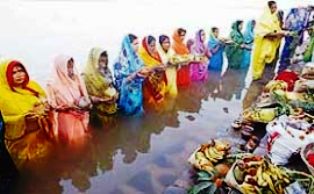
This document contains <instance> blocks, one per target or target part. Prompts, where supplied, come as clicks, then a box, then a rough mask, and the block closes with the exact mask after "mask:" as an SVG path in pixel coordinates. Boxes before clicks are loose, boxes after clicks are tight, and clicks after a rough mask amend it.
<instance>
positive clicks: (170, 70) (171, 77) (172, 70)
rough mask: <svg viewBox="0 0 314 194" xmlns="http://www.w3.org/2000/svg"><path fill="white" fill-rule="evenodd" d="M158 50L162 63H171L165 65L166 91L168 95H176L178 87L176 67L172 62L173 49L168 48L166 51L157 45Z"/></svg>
mask: <svg viewBox="0 0 314 194" xmlns="http://www.w3.org/2000/svg"><path fill="white" fill-rule="evenodd" d="M158 52H159V54H160V57H161V60H162V62H163V64H165V65H167V64H169V63H171V64H172V65H170V66H167V68H166V77H167V87H166V93H167V94H168V95H169V96H170V97H176V96H177V95H178V88H177V67H176V65H175V64H173V58H174V55H175V53H174V51H173V50H172V49H169V51H168V52H167V53H166V52H165V51H164V50H163V49H162V48H161V46H159V47H158Z"/></svg>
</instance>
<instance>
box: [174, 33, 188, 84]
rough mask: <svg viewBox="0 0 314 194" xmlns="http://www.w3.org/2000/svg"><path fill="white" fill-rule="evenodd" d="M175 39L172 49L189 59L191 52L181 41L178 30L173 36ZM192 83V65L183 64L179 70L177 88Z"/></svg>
mask: <svg viewBox="0 0 314 194" xmlns="http://www.w3.org/2000/svg"><path fill="white" fill-rule="evenodd" d="M172 38H173V45H172V48H173V50H174V52H175V53H176V54H177V55H179V56H182V57H187V56H188V55H189V54H190V52H189V49H188V48H187V46H186V45H185V44H184V42H183V41H181V40H180V35H179V32H178V30H176V31H175V32H174V34H173V36H172ZM190 83H191V77H190V65H189V63H186V64H182V65H180V66H179V68H178V72H177V86H188V85H190Z"/></svg>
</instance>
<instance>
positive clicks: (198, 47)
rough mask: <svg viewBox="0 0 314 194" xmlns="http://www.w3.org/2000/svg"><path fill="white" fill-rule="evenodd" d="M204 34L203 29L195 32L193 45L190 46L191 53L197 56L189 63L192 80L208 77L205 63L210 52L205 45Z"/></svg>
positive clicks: (202, 79) (201, 79)
mask: <svg viewBox="0 0 314 194" xmlns="http://www.w3.org/2000/svg"><path fill="white" fill-rule="evenodd" d="M205 40H206V34H205V31H204V30H203V29H201V30H199V31H197V32H196V35H195V45H194V47H193V48H192V53H193V55H195V58H197V59H196V60H195V61H196V62H193V63H191V79H192V80H193V81H204V80H207V78H208V72H207V64H208V61H209V58H210V57H211V53H210V52H209V50H208V48H207V46H206V45H205Z"/></svg>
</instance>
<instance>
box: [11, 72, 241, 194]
mask: <svg viewBox="0 0 314 194" xmlns="http://www.w3.org/2000/svg"><path fill="white" fill-rule="evenodd" d="M246 76H247V70H232V69H228V70H227V71H226V72H225V73H224V74H223V75H222V72H210V75H209V80H208V81H207V82H206V83H201V82H196V83H193V84H192V85H191V86H190V87H189V88H185V89H180V92H179V96H178V97H177V99H169V100H167V101H166V102H165V103H164V104H163V107H162V109H161V110H162V111H154V110H146V113H145V114H144V115H142V116H139V117H136V118H134V117H124V116H121V115H117V116H115V117H106V116H99V115H92V120H91V121H92V122H91V125H90V126H91V128H92V130H91V132H90V134H89V137H87V138H88V139H86V141H84V143H83V144H82V145H81V146H79V147H73V146H71V147H69V146H65V145H58V146H57V145H56V150H55V151H54V153H52V155H51V156H49V157H47V158H45V159H43V160H42V161H39V162H38V161H37V162H36V163H30V164H29V165H28V166H26V167H25V169H22V174H21V179H20V180H19V185H18V187H17V189H16V191H15V193H19V194H20V193H27V194H42V193H45V194H59V193H60V194H61V193H93V194H94V193H96V194H98V193H99V194H100V193H104V192H105V193H115V194H117V193H127V194H131V193H141V192H142V193H162V191H163V189H164V188H165V187H167V186H168V185H170V184H172V183H173V181H174V180H175V179H176V178H177V177H178V176H180V175H181V173H182V170H184V169H185V168H186V158H187V157H188V155H189V154H190V153H191V152H192V151H193V149H194V148H195V146H196V145H198V144H199V143H202V142H204V141H206V140H208V139H209V138H210V137H214V134H215V133H216V132H217V131H215V130H208V129H211V128H214V129H217V130H218V129H219V128H218V127H217V126H221V124H222V123H224V124H225V123H227V122H228V119H229V120H231V119H233V118H234V115H233V114H232V113H230V114H229V115H227V116H226V115H224V114H222V115H219V114H217V112H218V111H220V110H222V109H223V107H229V108H232V109H235V110H237V109H239V108H240V107H241V101H240V99H241V98H242V96H241V94H242V90H243V88H244V86H245V84H244V80H245V77H246ZM233 96H235V98H233ZM218 99H222V100H224V101H226V102H224V103H220V102H218V101H217V100H218ZM229 102H230V103H229ZM187 115H191V116H193V119H187V117H186V116H187ZM217 118H219V119H221V123H220V121H217ZM196 134H197V135H196Z"/></svg>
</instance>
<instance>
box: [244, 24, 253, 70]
mask: <svg viewBox="0 0 314 194" xmlns="http://www.w3.org/2000/svg"><path fill="white" fill-rule="evenodd" d="M254 28H255V20H251V21H249V22H248V23H247V25H246V28H245V32H244V35H243V36H244V43H245V45H246V46H247V49H244V50H243V60H242V64H241V68H248V67H249V66H250V62H251V50H252V46H253V42H254Z"/></svg>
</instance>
